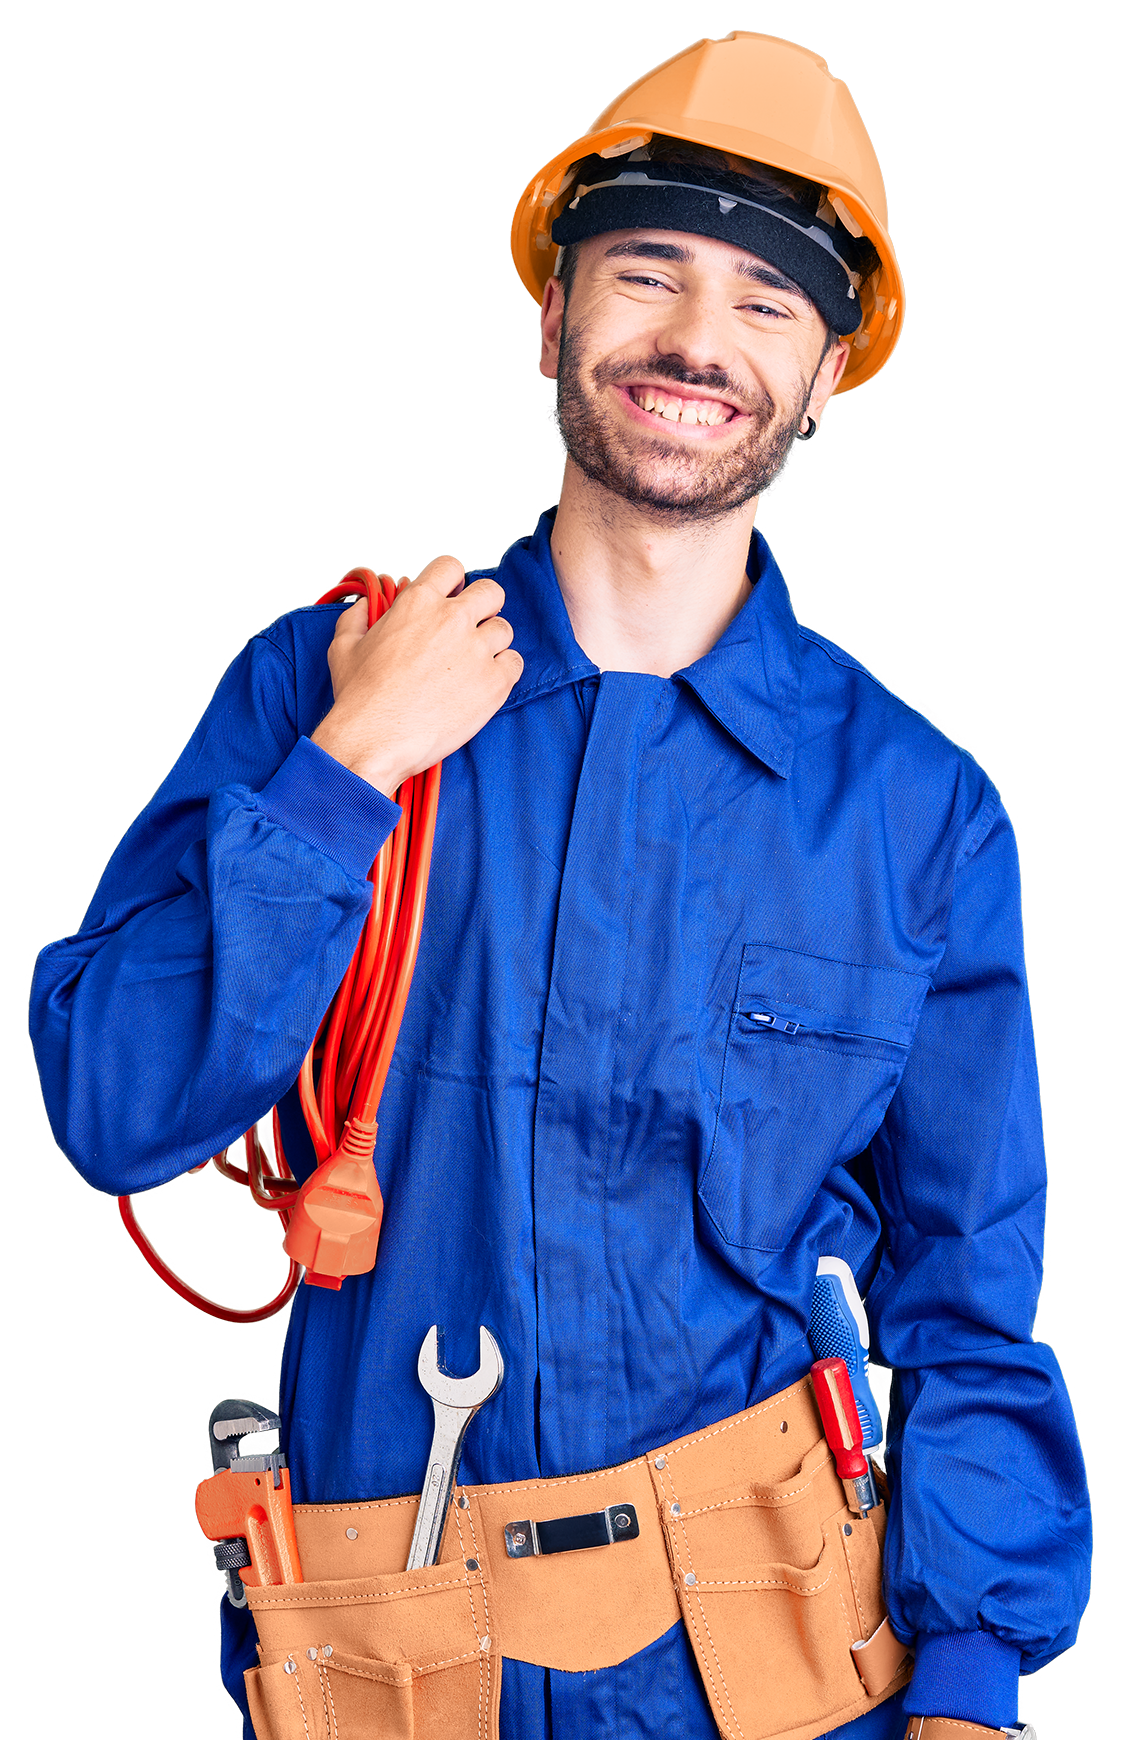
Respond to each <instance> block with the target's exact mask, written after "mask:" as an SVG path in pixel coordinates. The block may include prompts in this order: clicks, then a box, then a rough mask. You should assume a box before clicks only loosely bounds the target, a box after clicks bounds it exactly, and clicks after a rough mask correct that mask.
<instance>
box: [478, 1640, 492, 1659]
mask: <svg viewBox="0 0 1137 1740" xmlns="http://www.w3.org/2000/svg"><path fill="white" fill-rule="evenodd" d="M489 1646H490V1640H489V1638H488V1637H479V1639H478V1648H479V1649H480V1650H481V1652H482V1654H483V1655H484V1654H485V1652H486V1650H487V1649H488V1648H489Z"/></svg>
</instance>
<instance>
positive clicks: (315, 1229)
mask: <svg viewBox="0 0 1137 1740" xmlns="http://www.w3.org/2000/svg"><path fill="white" fill-rule="evenodd" d="M374 1153H375V1125H374V1123H371V1124H364V1123H361V1122H360V1120H359V1119H358V1118H350V1119H349V1120H348V1123H347V1125H346V1126H345V1129H344V1133H343V1140H342V1141H341V1143H340V1145H339V1147H338V1148H337V1149H336V1151H335V1153H334V1154H332V1155H330V1156H329V1157H328V1159H327V1160H325V1161H324V1162H323V1164H322V1165H320V1166H317V1168H316V1170H315V1172H313V1173H312V1176H311V1177H310V1178H308V1179H306V1180H305V1182H304V1184H303V1186H302V1187H301V1190H300V1194H299V1196H298V1197H297V1199H296V1202H295V1205H294V1207H293V1209H292V1213H291V1217H290V1219H289V1222H288V1232H287V1234H286V1236H285V1240H284V1248H285V1250H286V1251H287V1252H288V1255H289V1256H290V1257H291V1258H292V1260H293V1262H294V1263H301V1264H303V1266H304V1268H305V1269H306V1270H307V1271H308V1273H307V1277H306V1279H307V1280H308V1281H309V1282H310V1283H311V1284H312V1285H313V1286H314V1287H333V1288H338V1287H339V1286H340V1285H341V1284H342V1282H343V1278H344V1276H345V1275H364V1274H366V1273H367V1271H368V1269H372V1268H374V1266H375V1253H376V1250H377V1249H378V1245H379V1228H380V1226H381V1225H382V1221H383V1194H382V1192H381V1190H380V1189H379V1180H378V1179H377V1178H376V1176H375V1164H374V1160H373V1155H374Z"/></svg>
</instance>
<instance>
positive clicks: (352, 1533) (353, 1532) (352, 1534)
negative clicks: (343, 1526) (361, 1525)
mask: <svg viewBox="0 0 1137 1740" xmlns="http://www.w3.org/2000/svg"><path fill="white" fill-rule="evenodd" d="M347 1538H348V1540H349V1541H357V1540H358V1539H359V1530H358V1529H348V1530H347Z"/></svg>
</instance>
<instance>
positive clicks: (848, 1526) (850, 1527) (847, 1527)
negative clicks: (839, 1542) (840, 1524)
mask: <svg viewBox="0 0 1137 1740" xmlns="http://www.w3.org/2000/svg"><path fill="white" fill-rule="evenodd" d="M852 1532H853V1525H852V1523H846V1524H845V1533H846V1534H847V1535H851V1534H852Z"/></svg>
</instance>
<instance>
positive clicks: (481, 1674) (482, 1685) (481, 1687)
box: [453, 1505, 489, 1740]
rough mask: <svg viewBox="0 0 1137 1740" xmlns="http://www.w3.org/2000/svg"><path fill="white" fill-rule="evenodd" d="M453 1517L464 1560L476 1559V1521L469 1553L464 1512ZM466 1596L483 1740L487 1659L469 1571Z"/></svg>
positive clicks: (457, 1510)
mask: <svg viewBox="0 0 1137 1740" xmlns="http://www.w3.org/2000/svg"><path fill="white" fill-rule="evenodd" d="M466 1514H467V1516H469V1512H467V1513H466ZM453 1515H454V1518H455V1522H456V1524H457V1528H458V1546H459V1547H460V1549H461V1552H462V1558H463V1560H466V1559H469V1558H474V1559H476V1558H477V1556H478V1537H477V1535H476V1534H475V1533H474V1519H473V1517H472V1516H470V1517H469V1521H470V1544H471V1548H472V1551H471V1552H469V1553H468V1552H467V1551H466V1536H465V1534H464V1533H463V1530H462V1512H461V1511H460V1510H459V1509H458V1507H457V1505H455V1506H454V1511H453ZM466 1594H467V1595H468V1596H469V1598H470V1618H471V1619H472V1620H473V1622H474V1636H475V1638H477V1640H478V1656H479V1658H480V1659H479V1663H478V1736H479V1740H481V1736H482V1735H483V1734H484V1733H485V1731H486V1727H485V1718H486V1698H487V1695H488V1692H489V1687H488V1686H487V1685H486V1663H485V1657H484V1655H483V1654H482V1648H481V1640H482V1637H483V1636H484V1633H482V1632H479V1631H478V1612H477V1608H476V1607H475V1606H474V1590H473V1586H472V1584H471V1582H470V1572H469V1571H467V1572H466ZM485 1605H486V1592H485V1588H484V1587H483V1589H482V1606H483V1608H485ZM488 1630H489V1612H488V1609H487V1610H486V1631H488Z"/></svg>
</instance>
